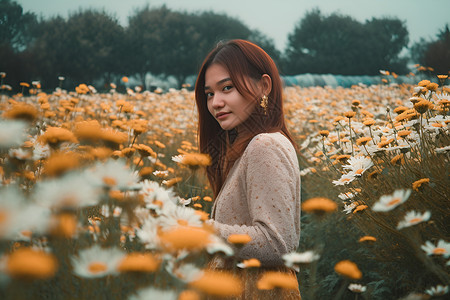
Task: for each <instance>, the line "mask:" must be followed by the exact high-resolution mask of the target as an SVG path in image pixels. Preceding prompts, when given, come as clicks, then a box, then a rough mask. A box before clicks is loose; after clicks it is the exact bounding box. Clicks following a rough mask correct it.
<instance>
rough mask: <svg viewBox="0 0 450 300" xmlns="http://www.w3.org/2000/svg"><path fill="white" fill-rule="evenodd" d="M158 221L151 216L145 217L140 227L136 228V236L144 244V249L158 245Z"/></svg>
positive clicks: (154, 247)
mask: <svg viewBox="0 0 450 300" xmlns="http://www.w3.org/2000/svg"><path fill="white" fill-rule="evenodd" d="M158 226H159V225H158V221H157V220H156V219H155V218H153V217H151V216H150V217H149V218H147V219H146V220H145V221H144V223H143V224H142V226H141V228H138V229H136V236H137V237H138V238H139V239H140V240H141V242H142V243H143V244H144V245H145V248H146V249H156V248H158V246H159V237H158Z"/></svg>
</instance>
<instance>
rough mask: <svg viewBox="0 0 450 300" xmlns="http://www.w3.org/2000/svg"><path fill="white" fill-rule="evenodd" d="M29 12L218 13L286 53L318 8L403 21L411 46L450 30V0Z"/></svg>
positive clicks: (111, 4)
mask: <svg viewBox="0 0 450 300" xmlns="http://www.w3.org/2000/svg"><path fill="white" fill-rule="evenodd" d="M15 1H16V2H18V3H20V4H21V5H22V7H23V8H24V10H25V11H31V12H34V13H36V14H37V15H38V16H43V17H46V18H47V17H51V16H56V15H61V16H63V17H67V16H68V13H69V12H73V11H76V10H78V9H79V8H96V9H104V10H106V11H107V12H111V13H112V14H113V15H115V16H116V17H117V18H118V19H119V21H120V23H121V24H122V25H124V26H126V25H127V23H128V21H127V20H128V16H130V15H131V14H132V13H133V11H134V10H135V9H138V8H141V7H143V6H144V5H146V4H149V5H150V7H159V6H161V5H162V4H166V5H167V7H168V8H171V9H173V10H179V11H189V12H195V11H205V10H212V11H215V12H218V13H226V14H227V15H229V16H232V17H235V18H238V19H239V20H241V21H242V22H243V23H245V24H246V25H247V26H248V27H250V28H251V29H258V30H260V31H261V32H263V33H264V34H266V35H267V36H268V37H270V38H272V39H273V40H274V42H275V44H276V46H277V48H278V49H279V50H282V51H283V50H284V49H285V46H286V43H287V36H288V34H289V33H291V32H292V31H293V29H294V27H295V25H296V24H297V23H298V22H299V20H300V19H301V18H302V17H303V16H304V15H305V12H307V11H309V10H311V9H313V8H315V7H317V8H319V9H320V10H321V11H322V13H323V14H330V13H332V12H339V13H341V14H343V15H348V16H351V17H353V18H354V19H356V20H358V21H360V22H364V21H365V20H368V19H371V18H372V17H377V18H379V17H397V18H399V19H400V20H402V21H404V22H405V24H406V27H407V29H408V31H409V37H410V43H411V42H415V41H418V40H419V39H420V38H422V37H423V38H426V39H431V38H434V37H435V36H436V34H437V33H438V31H439V30H440V29H443V28H444V26H445V25H446V24H449V26H450V14H449V12H450V0H429V1H423V0H309V1H308V0H151V1H150V0H15Z"/></svg>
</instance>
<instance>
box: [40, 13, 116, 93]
mask: <svg viewBox="0 0 450 300" xmlns="http://www.w3.org/2000/svg"><path fill="white" fill-rule="evenodd" d="M39 29H40V30H39V32H40V35H39V36H38V38H37V39H36V42H35V43H34V45H33V52H34V53H35V54H36V56H37V58H38V62H39V66H40V69H41V70H42V69H43V68H45V70H48V71H47V72H46V73H47V74H46V76H45V78H44V80H46V81H48V82H47V84H49V85H51V86H55V85H56V77H57V76H58V75H62V76H65V77H66V78H67V79H69V80H72V81H73V82H74V84H79V83H83V82H87V83H92V82H93V81H94V80H96V79H101V78H103V79H105V80H106V81H108V80H109V77H110V76H111V74H117V73H119V72H120V71H121V68H122V66H121V64H120V62H121V60H120V59H119V56H120V54H121V53H120V51H121V49H122V43H123V33H124V32H123V28H122V27H121V26H120V24H119V23H118V21H117V20H116V19H115V18H113V17H111V16H110V15H108V14H107V13H105V12H100V11H94V10H85V11H78V12H76V13H74V14H72V15H70V16H69V18H68V19H67V21H66V20H64V19H63V18H61V17H55V18H52V19H50V20H47V21H43V22H41V24H40V28H39ZM52 79H53V80H52Z"/></svg>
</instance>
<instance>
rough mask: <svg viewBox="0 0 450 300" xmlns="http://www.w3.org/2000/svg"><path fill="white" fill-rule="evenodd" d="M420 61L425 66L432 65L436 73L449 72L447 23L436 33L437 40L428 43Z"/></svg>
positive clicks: (449, 46) (449, 57) (449, 55)
mask: <svg viewBox="0 0 450 300" xmlns="http://www.w3.org/2000/svg"><path fill="white" fill-rule="evenodd" d="M422 63H423V65H425V66H427V67H432V68H433V69H434V72H435V73H436V74H449V72H450V31H449V28H448V25H446V26H445V28H444V29H442V30H440V32H439V33H438V34H437V40H435V41H433V42H431V43H430V44H428V46H427V48H426V50H425V52H424V54H423V58H422Z"/></svg>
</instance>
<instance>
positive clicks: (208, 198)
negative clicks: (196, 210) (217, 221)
mask: <svg viewBox="0 0 450 300" xmlns="http://www.w3.org/2000/svg"><path fill="white" fill-rule="evenodd" d="M203 201H206V202H212V198H211V197H209V196H205V197H203Z"/></svg>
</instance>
